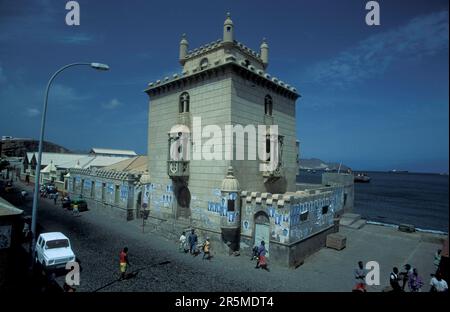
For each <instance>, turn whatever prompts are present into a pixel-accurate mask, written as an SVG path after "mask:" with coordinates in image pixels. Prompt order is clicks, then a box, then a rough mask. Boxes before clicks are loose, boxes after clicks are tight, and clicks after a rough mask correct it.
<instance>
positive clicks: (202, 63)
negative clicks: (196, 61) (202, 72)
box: [200, 57, 209, 69]
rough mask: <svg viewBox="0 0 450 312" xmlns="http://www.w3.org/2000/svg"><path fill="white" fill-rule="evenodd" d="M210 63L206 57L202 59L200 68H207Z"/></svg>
mask: <svg viewBox="0 0 450 312" xmlns="http://www.w3.org/2000/svg"><path fill="white" fill-rule="evenodd" d="M208 65H209V61H208V59H207V58H206V57H205V58H203V59H202V60H201V61H200V69H205V68H206V67H208Z"/></svg>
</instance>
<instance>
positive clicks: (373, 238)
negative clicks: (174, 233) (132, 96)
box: [16, 182, 440, 291]
mask: <svg viewBox="0 0 450 312" xmlns="http://www.w3.org/2000/svg"><path fill="white" fill-rule="evenodd" d="M17 184H18V182H17V183H16V186H17ZM18 187H19V188H20V186H18ZM25 188H26V187H25ZM26 189H27V190H28V191H29V193H30V196H29V200H28V201H27V202H26V203H25V204H24V205H22V206H20V205H18V206H19V208H22V209H24V210H26V212H27V213H30V212H31V208H30V207H31V188H30V187H27V188H26ZM39 222H40V223H41V224H42V225H43V227H44V229H45V231H61V232H63V233H65V234H66V235H67V236H68V237H69V238H70V239H71V241H72V245H73V249H74V252H75V254H76V255H77V256H78V258H79V259H80V260H81V267H82V272H81V285H80V286H78V287H77V290H78V291H96V290H98V291H350V290H351V289H352V287H353V270H354V268H355V266H356V263H357V261H358V260H362V261H364V262H367V261H370V260H376V261H378V262H379V263H380V266H381V285H380V286H372V287H370V288H369V291H381V290H382V289H383V288H384V287H385V286H386V285H387V283H388V275H389V272H390V270H391V268H392V266H393V265H396V266H398V267H399V268H400V267H401V266H402V265H403V264H404V263H407V262H408V263H411V264H412V265H413V266H415V267H417V268H418V269H419V272H420V273H421V275H422V276H423V278H424V280H425V282H428V281H429V274H430V273H431V272H432V271H433V269H434V267H433V264H432V261H433V254H434V252H435V250H436V249H437V248H439V247H440V245H439V239H440V237H437V236H435V235H429V234H420V233H414V234H407V233H401V232H398V231H396V230H394V229H391V228H385V227H380V226H374V225H366V226H365V227H364V228H363V229H360V230H350V229H344V228H343V229H342V230H341V231H342V233H344V234H345V235H347V247H346V248H345V249H344V250H342V251H336V250H331V249H322V250H321V251H320V252H318V253H316V254H314V255H313V256H311V257H310V258H308V259H307V260H306V262H305V264H304V265H302V266H301V267H299V268H298V269H296V270H292V269H286V268H281V267H275V266H271V267H270V268H271V271H270V272H266V271H263V270H256V269H254V263H253V262H251V261H250V260H249V258H250V257H249V256H247V255H241V256H240V257H233V256H221V255H215V257H214V258H213V259H212V260H211V261H207V260H202V259H201V256H200V257H192V256H190V255H188V254H184V253H179V252H178V246H177V243H176V242H173V241H169V240H166V239H164V238H162V237H159V236H157V235H156V234H155V233H151V228H149V227H148V228H147V229H146V232H147V233H145V234H143V233H142V228H141V223H140V221H138V220H136V221H131V222H125V221H124V220H118V219H116V218H112V217H110V216H109V215H107V214H106V213H103V212H100V211H88V212H83V213H82V214H81V216H79V217H77V216H74V215H72V213H71V212H69V211H67V210H65V209H62V208H61V206H60V204H59V203H58V205H57V206H55V205H54V204H53V201H52V200H49V199H41V202H40V207H39ZM124 246H127V247H128V248H129V250H130V252H129V258H130V262H131V264H132V266H131V267H130V271H131V272H137V275H136V276H135V277H133V278H130V279H128V280H124V281H117V278H118V276H119V272H118V254H119V252H120V250H121V248H123V247H124ZM269 264H270V263H269ZM60 279H62V277H61V278H60ZM425 290H426V291H427V290H428V286H425V288H424V291H425Z"/></svg>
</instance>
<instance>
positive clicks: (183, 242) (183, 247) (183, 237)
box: [178, 231, 187, 252]
mask: <svg viewBox="0 0 450 312" xmlns="http://www.w3.org/2000/svg"><path fill="white" fill-rule="evenodd" d="M178 241H179V243H180V245H179V247H178V249H179V251H180V252H186V249H187V248H186V232H184V231H183V233H181V236H180V239H179V240H178Z"/></svg>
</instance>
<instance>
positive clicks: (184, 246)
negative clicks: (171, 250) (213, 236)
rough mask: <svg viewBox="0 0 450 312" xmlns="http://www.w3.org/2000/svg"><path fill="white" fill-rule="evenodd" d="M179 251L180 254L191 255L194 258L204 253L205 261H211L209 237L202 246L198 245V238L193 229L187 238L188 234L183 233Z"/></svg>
mask: <svg viewBox="0 0 450 312" xmlns="http://www.w3.org/2000/svg"><path fill="white" fill-rule="evenodd" d="M178 241H179V250H180V252H184V253H188V252H189V253H190V254H191V255H193V256H198V255H199V254H200V252H203V257H202V259H203V260H205V259H206V260H211V258H212V256H211V241H210V239H209V237H206V239H205V241H204V242H203V243H202V244H200V245H199V244H198V236H197V234H196V233H195V230H194V229H192V230H191V233H190V234H189V236H188V237H186V232H184V231H183V233H181V236H180V238H179V240H178Z"/></svg>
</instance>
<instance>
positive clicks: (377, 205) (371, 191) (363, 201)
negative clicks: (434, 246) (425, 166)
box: [297, 172, 449, 232]
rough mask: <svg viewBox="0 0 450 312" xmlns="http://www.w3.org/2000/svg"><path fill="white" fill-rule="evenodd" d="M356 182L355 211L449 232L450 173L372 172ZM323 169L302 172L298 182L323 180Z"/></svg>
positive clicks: (370, 217) (376, 218) (379, 219)
mask: <svg viewBox="0 0 450 312" xmlns="http://www.w3.org/2000/svg"><path fill="white" fill-rule="evenodd" d="M368 175H369V176H370V177H371V181H370V183H355V206H354V212H355V213H359V214H361V216H362V217H363V218H365V219H367V220H370V221H377V222H383V223H392V224H400V223H408V224H413V225H415V226H416V227H417V228H421V229H427V230H438V231H444V232H448V222H449V202H448V200H449V195H448V194H449V189H448V187H449V177H448V176H443V175H437V174H415V173H396V174H393V173H384V172H368ZM320 180H321V175H320V173H315V174H314V173H307V172H300V176H299V177H298V178H297V181H298V182H304V183H320Z"/></svg>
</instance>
